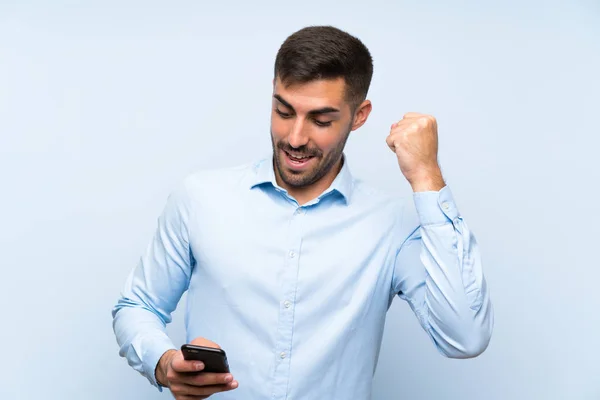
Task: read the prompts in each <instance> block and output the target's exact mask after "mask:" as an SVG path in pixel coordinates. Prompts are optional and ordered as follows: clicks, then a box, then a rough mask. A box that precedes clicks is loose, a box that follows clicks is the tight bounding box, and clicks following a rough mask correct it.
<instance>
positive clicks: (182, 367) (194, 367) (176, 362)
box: [171, 351, 204, 372]
mask: <svg viewBox="0 0 600 400" xmlns="http://www.w3.org/2000/svg"><path fill="white" fill-rule="evenodd" d="M171 368H173V371H175V372H199V371H202V370H203V369H204V363H203V362H202V361H193V360H184V359H183V354H181V351H179V352H177V354H175V355H174V356H173V359H172V360H171Z"/></svg>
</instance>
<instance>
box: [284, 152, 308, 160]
mask: <svg viewBox="0 0 600 400" xmlns="http://www.w3.org/2000/svg"><path fill="white" fill-rule="evenodd" d="M288 154H289V155H290V156H291V157H294V158H296V159H298V160H303V159H305V158H308V156H301V157H298V156H295V155H293V154H290V153H288Z"/></svg>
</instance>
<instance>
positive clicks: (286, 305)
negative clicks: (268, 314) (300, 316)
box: [283, 300, 292, 308]
mask: <svg viewBox="0 0 600 400" xmlns="http://www.w3.org/2000/svg"><path fill="white" fill-rule="evenodd" d="M283 305H284V306H285V308H290V306H291V305H292V303H290V302H289V301H287V300H286V301H284V302H283Z"/></svg>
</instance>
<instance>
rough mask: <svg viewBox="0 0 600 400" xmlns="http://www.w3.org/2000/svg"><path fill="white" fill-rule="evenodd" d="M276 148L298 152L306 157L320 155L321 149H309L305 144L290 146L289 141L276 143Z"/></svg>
mask: <svg viewBox="0 0 600 400" xmlns="http://www.w3.org/2000/svg"><path fill="white" fill-rule="evenodd" d="M277 148H279V149H280V150H283V151H285V152H287V153H294V154H300V155H301V156H306V157H319V156H321V151H320V150H319V149H309V148H308V147H307V146H306V145H305V146H300V147H292V146H290V145H289V143H283V142H279V143H277Z"/></svg>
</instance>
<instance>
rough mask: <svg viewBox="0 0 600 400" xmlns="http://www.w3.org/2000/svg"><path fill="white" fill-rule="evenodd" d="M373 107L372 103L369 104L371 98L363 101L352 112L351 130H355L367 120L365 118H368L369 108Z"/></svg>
mask: <svg viewBox="0 0 600 400" xmlns="http://www.w3.org/2000/svg"><path fill="white" fill-rule="evenodd" d="M372 109H373V105H372V104H371V100H365V101H363V102H362V103H361V104H360V105H359V106H358V107H357V108H356V111H355V112H354V122H353V123H352V130H353V131H355V130H357V129H358V128H360V127H361V126H363V125H364V123H365V122H367V118H369V114H371V110H372Z"/></svg>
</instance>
